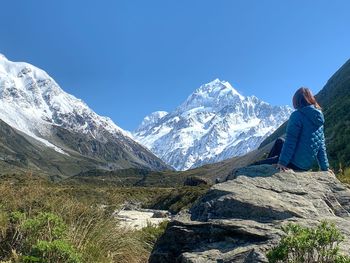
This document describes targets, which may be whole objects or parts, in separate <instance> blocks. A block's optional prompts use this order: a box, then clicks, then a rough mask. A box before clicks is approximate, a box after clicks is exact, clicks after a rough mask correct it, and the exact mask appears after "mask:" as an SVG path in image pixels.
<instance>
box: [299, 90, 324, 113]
mask: <svg viewBox="0 0 350 263" xmlns="http://www.w3.org/2000/svg"><path fill="white" fill-rule="evenodd" d="M309 105H314V106H315V107H316V108H317V109H321V107H320V105H318V103H317V101H316V99H315V97H314V95H312V93H311V91H310V90H309V89H308V88H303V87H302V88H300V89H298V90H297V91H296V92H295V94H294V96H293V106H294V108H295V109H300V108H303V107H305V106H309Z"/></svg>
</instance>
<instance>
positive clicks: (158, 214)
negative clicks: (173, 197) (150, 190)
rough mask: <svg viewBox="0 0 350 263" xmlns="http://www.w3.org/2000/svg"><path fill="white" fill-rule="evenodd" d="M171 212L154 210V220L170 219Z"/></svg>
mask: <svg viewBox="0 0 350 263" xmlns="http://www.w3.org/2000/svg"><path fill="white" fill-rule="evenodd" d="M168 217H170V212H169V211H167V210H154V212H153V216H152V218H168Z"/></svg>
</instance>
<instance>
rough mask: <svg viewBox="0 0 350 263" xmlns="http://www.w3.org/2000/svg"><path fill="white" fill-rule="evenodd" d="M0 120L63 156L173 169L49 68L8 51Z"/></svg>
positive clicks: (1, 63) (2, 66) (1, 74)
mask: <svg viewBox="0 0 350 263" xmlns="http://www.w3.org/2000/svg"><path fill="white" fill-rule="evenodd" d="M0 119H1V120H3V121H4V122H5V123H7V124H8V125H10V126H11V127H13V128H15V129H16V130H18V131H20V132H22V133H24V134H25V135H27V136H30V137H31V138H33V139H36V140H37V141H39V142H41V145H45V146H46V147H48V148H51V149H53V150H54V151H56V152H57V153H59V154H60V155H66V156H72V155H81V158H84V157H87V158H92V159H95V160H96V163H99V164H101V167H104V168H106V169H122V168H133V167H134V168H137V167H140V168H148V169H153V170H162V169H168V168H169V166H167V165H166V164H165V163H164V162H162V161H161V160H160V159H159V158H157V157H156V156H154V155H153V154H152V153H151V152H149V151H148V150H147V149H146V148H144V147H143V146H141V145H139V144H138V143H136V142H135V141H134V140H132V138H131V137H130V135H129V133H127V132H125V131H123V130H122V129H121V128H119V127H118V126H117V125H115V124H114V123H113V121H112V120H111V119H109V118H106V117H101V116H99V115H98V114H96V113H95V112H94V111H92V110H91V109H90V108H89V107H88V106H87V105H86V104H85V103H84V102H83V101H81V100H79V99H77V98H75V97H74V96H72V95H70V94H68V93H66V92H64V91H63V90H62V89H61V88H60V87H59V86H58V84H57V83H56V82H55V81H54V80H53V79H52V78H51V77H50V76H49V75H48V74H47V73H46V72H44V71H43V70H41V69H39V68H36V67H34V66H32V65H30V64H28V63H23V62H11V61H9V60H7V59H6V58H5V57H4V56H0ZM72 158H73V157H72Z"/></svg>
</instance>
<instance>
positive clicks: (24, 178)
mask: <svg viewBox="0 0 350 263" xmlns="http://www.w3.org/2000/svg"><path fill="white" fill-rule="evenodd" d="M191 189H192V190H191ZM204 191H205V189H204V188H198V187H185V188H183V189H174V188H159V187H158V188H153V187H149V188H144V187H115V186H93V185H90V184H68V183H65V184H63V183H53V182H50V181H47V180H45V179H42V178H40V177H37V176H35V175H31V174H27V175H21V176H16V175H11V176H2V177H1V178H0V262H1V261H5V262H55V263H59V262H71V263H75V262H84V263H85V262H87V263H88V262H101V263H103V262H121V263H122V262H125V263H126V262H128V263H133V262H135V263H136V262H146V261H147V259H148V257H149V253H150V251H151V249H152V247H153V244H154V243H155V241H156V240H157V238H158V237H159V236H160V235H161V234H162V232H163V231H164V229H165V227H166V224H164V223H163V224H161V225H160V226H151V225H149V226H147V227H146V228H143V229H142V230H130V229H125V228H122V227H120V226H119V224H118V222H117V220H116V219H115V217H113V212H114V211H116V210H118V209H119V208H120V207H121V206H122V205H123V204H124V203H125V202H132V203H139V204H141V205H142V206H143V207H153V206H155V205H157V206H158V205H159V201H160V200H164V202H166V204H167V205H165V206H164V208H170V207H174V211H175V210H176V211H179V210H180V209H181V208H182V207H185V206H188V205H189V204H190V202H193V201H195V200H196V198H194V197H193V193H197V195H198V196H199V195H201V194H203V192H204ZM176 193H179V198H175V197H174V196H176ZM195 195H196V194H195ZM187 196H189V197H187Z"/></svg>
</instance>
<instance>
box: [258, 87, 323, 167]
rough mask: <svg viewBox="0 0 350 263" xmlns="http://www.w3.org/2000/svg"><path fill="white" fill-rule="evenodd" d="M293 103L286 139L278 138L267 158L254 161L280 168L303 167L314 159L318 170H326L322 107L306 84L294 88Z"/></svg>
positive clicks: (309, 165) (310, 163) (309, 164)
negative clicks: (304, 86)
mask: <svg viewBox="0 0 350 263" xmlns="http://www.w3.org/2000/svg"><path fill="white" fill-rule="evenodd" d="M293 106H294V108H295V109H296V111H294V112H293V113H292V114H291V116H290V118H289V121H288V126H287V132H286V138H285V140H282V139H278V140H277V141H276V142H275V145H274V147H273V148H272V150H271V152H270V154H269V158H268V159H266V160H263V161H260V162H257V163H255V165H256V164H277V165H276V167H277V168H278V169H279V170H281V171H286V170H288V169H289V168H290V169H293V170H298V171H306V170H309V169H310V168H311V167H312V166H313V163H314V161H315V160H317V161H318V165H319V167H320V168H321V170H322V171H328V170H329V164H328V159H327V153H326V144H325V138H324V132H323V129H324V128H323V125H324V117H323V113H322V111H321V107H320V106H319V105H318V103H317V101H316V99H315V97H314V96H313V95H312V93H311V91H310V90H309V89H308V88H300V89H298V90H297V91H296V92H295V94H294V96H293Z"/></svg>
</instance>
